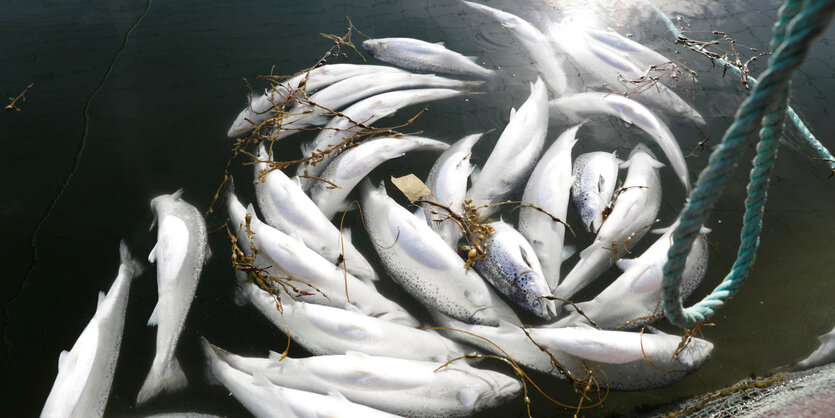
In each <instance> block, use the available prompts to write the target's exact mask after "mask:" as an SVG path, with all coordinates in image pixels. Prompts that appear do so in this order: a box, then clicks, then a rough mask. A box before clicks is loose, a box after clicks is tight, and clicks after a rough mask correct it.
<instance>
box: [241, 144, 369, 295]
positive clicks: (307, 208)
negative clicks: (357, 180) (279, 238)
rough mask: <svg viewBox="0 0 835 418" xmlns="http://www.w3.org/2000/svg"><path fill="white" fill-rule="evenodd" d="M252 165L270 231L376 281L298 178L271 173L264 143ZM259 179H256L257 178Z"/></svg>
mask: <svg viewBox="0 0 835 418" xmlns="http://www.w3.org/2000/svg"><path fill="white" fill-rule="evenodd" d="M256 158H257V160H258V162H257V163H256V164H255V177H256V183H255V195H256V196H257V198H258V208H259V209H261V213H263V214H264V219H265V220H266V221H267V223H268V224H270V225H271V226H273V227H274V228H276V229H278V230H280V231H282V232H284V233H286V234H288V235H296V236H299V237H300V238H301V239H302V241H304V244H305V245H306V246H307V247H308V248H310V249H311V250H313V251H315V252H316V253H317V254H319V255H321V256H322V257H324V258H326V259H327V260H328V261H330V262H331V263H335V264H337V265H339V264H344V266H345V268H346V269H347V270H348V273H351V274H352V275H354V276H356V277H357V278H359V279H362V280H372V281H373V280H378V279H379V277H378V276H377V273H376V272H374V268H373V267H371V264H370V263H369V262H368V260H367V259H366V258H365V257H364V256H363V255H362V254H361V253H360V252H359V250H357V248H356V247H354V244H353V243H352V242H351V234H350V230H348V229H343V230H342V233H340V231H339V229H337V228H336V226H334V224H332V223H331V221H330V219H328V217H327V216H325V214H324V213H322V211H320V210H319V208H318V207H316V204H315V203H314V202H313V201H312V200H310V198H309V197H307V195H306V194H305V193H304V191H303V190H302V188H301V185H300V183H299V178H298V177H293V178H292V179H291V178H289V177H287V175H285V174H284V172H282V171H281V170H279V169H273V170H271V169H270V167H269V162H270V161H271V160H272V157H271V156H270V155H269V154H267V150H266V148H265V147H264V143H263V142H262V143H260V144H258V154H257V155H256ZM259 176H260V177H259Z"/></svg>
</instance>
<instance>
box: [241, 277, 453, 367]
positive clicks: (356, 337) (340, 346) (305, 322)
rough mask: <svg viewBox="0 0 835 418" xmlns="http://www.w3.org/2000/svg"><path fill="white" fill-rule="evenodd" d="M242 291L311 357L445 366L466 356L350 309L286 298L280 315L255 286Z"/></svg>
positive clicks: (423, 334)
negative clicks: (354, 354) (352, 354)
mask: <svg viewBox="0 0 835 418" xmlns="http://www.w3.org/2000/svg"><path fill="white" fill-rule="evenodd" d="M240 278H241V277H240V274H239V279H240ZM238 289H239V294H238V296H239V297H240V298H242V299H243V300H247V301H249V302H250V303H251V304H252V305H253V306H255V308H257V309H258V310H259V311H260V312H261V313H262V314H263V315H264V316H265V317H267V319H268V320H269V321H270V322H272V323H273V325H275V326H276V328H278V329H279V330H280V331H281V332H284V333H287V334H289V336H290V337H291V338H292V339H293V341H295V342H296V343H297V344H299V345H300V346H302V347H304V349H305V350H307V351H309V352H310V353H312V354H313V355H327V354H345V353H347V352H349V351H358V352H362V353H366V354H371V355H375V356H386V357H397V358H405V359H413V360H427V361H447V360H450V359H452V358H455V357H458V356H460V355H463V354H464V353H466V352H467V349H466V348H464V347H462V346H460V345H458V343H455V342H453V341H451V340H449V339H447V338H445V337H443V336H441V335H438V334H436V333H435V332H432V331H426V330H421V329H417V328H413V327H409V326H405V325H401V324H398V323H396V322H391V321H386V320H385V319H380V318H375V317H373V316H369V315H366V314H364V313H362V312H360V310H359V309H357V308H356V307H355V306H353V305H351V304H347V305H345V309H340V308H334V307H331V306H323V305H316V304H312V303H306V302H296V301H293V300H291V299H290V298H282V299H281V302H280V303H281V309H282V312H279V310H278V308H277V307H276V300H275V298H274V297H273V296H272V295H270V294H269V293H267V292H265V291H263V290H261V289H260V288H258V286H256V285H255V284H254V283H252V282H247V281H245V280H239V282H238ZM404 342H408V343H407V344H404Z"/></svg>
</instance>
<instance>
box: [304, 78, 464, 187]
mask: <svg viewBox="0 0 835 418" xmlns="http://www.w3.org/2000/svg"><path fill="white" fill-rule="evenodd" d="M470 93H471V92H469V91H461V90H455V89H410V90H396V91H390V92H387V93H381V94H378V95H375V96H371V97H369V98H367V99H364V100H362V101H359V102H357V103H355V104H353V105H351V106H350V107H349V108H347V109H345V110H343V111H342V112H341V113H342V116H337V117H334V118H333V119H331V121H330V122H328V124H327V125H325V127H324V128H322V131H321V132H319V135H317V136H316V138H315V139H314V140H313V141H312V142H311V143H309V144H305V145H304V146H302V154H303V155H304V156H309V155H311V154H312V153H313V152H314V151H315V150H322V151H324V150H327V149H329V148H334V147H335V146H338V145H340V144H341V143H342V142H343V140H344V138H345V137H352V136H354V135H356V134H358V133H360V132H362V131H364V130H365V128H364V127H363V126H371V124H373V123H374V122H376V121H378V120H379V119H381V118H384V117H386V116H391V115H393V114H394V113H395V112H396V111H397V110H399V109H402V108H404V107H407V106H411V105H414V104H418V103H423V102H428V101H435V100H443V99H447V98H450V97H455V96H461V95H467V94H470ZM357 124H362V125H363V126H358V125H357ZM340 151H341V150H340ZM337 155H339V152H330V153H328V154H325V155H324V156H323V158H324V160H322V161H319V162H317V163H316V165H315V166H314V165H310V164H299V166H298V168H297V169H296V175H298V176H302V175H304V174H305V173H306V174H307V175H308V176H314V177H319V176H321V174H322V172H324V171H325V168H327V166H328V164H329V163H330V162H331V161H333V159H334V158H336V156H337ZM313 184H315V180H311V179H306V178H305V179H302V186H303V187H304V189H305V190H309V189H310V187H311V186H312V185H313Z"/></svg>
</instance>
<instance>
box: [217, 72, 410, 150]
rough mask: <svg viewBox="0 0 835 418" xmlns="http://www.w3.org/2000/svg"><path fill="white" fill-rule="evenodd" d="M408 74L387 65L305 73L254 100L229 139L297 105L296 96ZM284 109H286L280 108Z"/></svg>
mask: <svg viewBox="0 0 835 418" xmlns="http://www.w3.org/2000/svg"><path fill="white" fill-rule="evenodd" d="M370 73H404V74H405V73H407V72H406V71H403V70H400V69H397V68H392V67H387V66H385V65H356V64H330V65H323V66H321V67H317V68H314V69H312V70H308V71H303V72H301V73H299V74H297V75H296V76H294V77H292V78H290V79H289V80H287V81H285V82H283V83H281V84H278V85H276V86H275V87H274V88H271V89H267V90H266V91H265V92H264V94H263V95H261V96H258V97H251V98H250V100H249V103H248V104H247V107H245V108H244V110H242V111H241V113H240V114H238V117H237V118H235V121H234V122H232V126H231V127H230V128H229V132H228V133H227V135H228V136H229V137H230V138H234V137H237V136H242V135H245V134H247V133H248V132H249V131H250V130H252V129H253V128H255V127H257V126H258V125H260V124H262V123H264V122H266V121H267V120H268V119H270V118H272V117H273V111H274V110H276V106H280V107H285V106H288V105H292V104H294V103H295V100H296V98H297V96H300V97H304V96H305V95H308V94H313V93H315V92H316V91H318V90H320V89H322V88H324V87H327V86H329V85H331V84H334V83H337V82H340V81H342V80H344V79H346V78H350V77H354V76H357V75H360V74H370ZM280 110H283V109H280Z"/></svg>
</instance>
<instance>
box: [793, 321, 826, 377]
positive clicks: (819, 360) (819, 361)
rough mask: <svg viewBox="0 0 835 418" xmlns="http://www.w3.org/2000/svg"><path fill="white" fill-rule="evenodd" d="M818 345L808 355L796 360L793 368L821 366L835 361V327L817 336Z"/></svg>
mask: <svg viewBox="0 0 835 418" xmlns="http://www.w3.org/2000/svg"><path fill="white" fill-rule="evenodd" d="M818 341H820V343H821V344H820V346H818V348H817V350H815V351H814V352H813V353H812V354H809V356H808V357H806V358H805V359H803V360H801V361H800V362H798V363H797V364H796V365H795V366H794V368H795V370H806V369H811V368H812V367H817V366H823V365H824V364H829V363H832V362H833V361H835V328H833V329H832V331H829V332H827V333H826V334H823V335H821V336H820V337H818Z"/></svg>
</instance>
